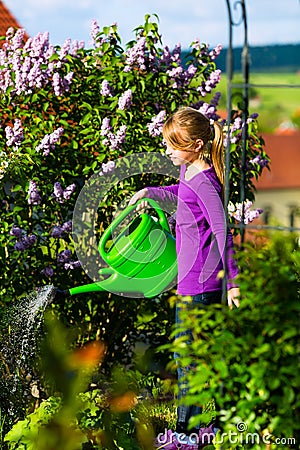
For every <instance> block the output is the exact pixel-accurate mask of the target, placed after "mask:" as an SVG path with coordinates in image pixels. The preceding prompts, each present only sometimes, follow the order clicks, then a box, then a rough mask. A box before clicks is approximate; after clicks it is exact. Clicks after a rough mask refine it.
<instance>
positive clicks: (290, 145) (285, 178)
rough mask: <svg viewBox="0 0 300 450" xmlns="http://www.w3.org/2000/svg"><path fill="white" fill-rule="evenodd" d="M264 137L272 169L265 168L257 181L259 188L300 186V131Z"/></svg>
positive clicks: (291, 187)
mask: <svg viewBox="0 0 300 450" xmlns="http://www.w3.org/2000/svg"><path fill="white" fill-rule="evenodd" d="M263 138H264V141H265V150H266V153H267V154H268V155H269V157H270V158H271V164H270V169H271V170H270V171H269V170H267V169H264V170H263V173H262V176H261V177H260V178H259V180H258V182H256V183H255V185H256V188H257V190H271V189H295V188H296V189H297V188H300V131H294V132H293V133H291V134H265V135H263Z"/></svg>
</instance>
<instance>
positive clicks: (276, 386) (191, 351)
mask: <svg viewBox="0 0 300 450" xmlns="http://www.w3.org/2000/svg"><path fill="white" fill-rule="evenodd" d="M297 242H298V241H297V239H295V237H290V238H289V237H288V236H281V237H278V236H276V235H275V236H273V237H272V239H271V240H267V241H266V243H265V244H264V245H263V246H262V247H261V248H259V247H256V246H255V245H250V244H249V245H247V246H246V248H245V250H244V252H241V253H240V258H239V259H240V261H239V263H240V266H241V268H242V271H241V274H240V277H239V281H240V288H241V306H240V308H239V309H234V310H229V309H228V308H226V307H215V308H208V309H207V310H201V311H200V312H199V311H190V310H189V308H187V309H186V311H184V313H183V314H182V316H183V319H184V324H183V326H185V327H186V326H189V327H190V328H192V330H193V333H194V335H195V336H197V338H196V339H195V341H194V343H193V344H192V345H187V344H186V343H185V342H184V341H182V339H181V340H178V341H177V342H176V341H175V344H174V346H172V350H176V352H178V353H179V354H180V355H181V361H182V363H183V364H184V365H187V364H190V363H191V362H193V363H195V364H196V368H195V371H194V372H193V373H192V374H191V375H190V378H189V383H190V391H189V394H188V396H187V398H186V399H185V402H187V403H188V404H193V403H194V402H197V403H198V404H199V403H200V404H205V403H206V402H207V401H208V400H211V399H212V398H214V399H215V402H216V405H217V408H216V411H215V415H216V416H217V419H218V421H219V424H220V426H221V429H222V432H224V433H227V439H228V436H230V433H233V432H235V433H237V434H235V444H237V439H238V441H239V444H238V445H236V446H233V445H232V444H233V442H231V443H230V441H229V442H227V447H226V446H225V447H224V448H239V445H240V444H242V442H241V440H242V439H243V438H244V443H245V442H246V441H245V439H246V433H253V436H254V433H258V435H259V436H260V441H259V443H257V441H255V442H254V444H256V443H257V445H253V446H252V447H251V448H257V449H259V448H262V442H263V441H262V436H265V439H266V440H265V441H264V443H265V444H266V443H267V442H269V443H272V442H274V443H275V438H279V439H280V438H285V439H288V438H294V439H296V440H298V439H299V412H300V409H299V406H300V398H299V392H298V388H297V386H298V385H299V371H298V361H299V310H300V308H299V262H300V251H299V245H298V243H297ZM210 419H211V417H209V416H205V415H204V416H203V417H200V416H198V417H196V418H194V423H195V422H196V423H200V421H202V423H204V424H205V423H207V421H209V420H210ZM239 424H242V426H243V429H241V428H239V427H241V425H239ZM243 432H244V433H243ZM236 436H238V438H237V437H236ZM282 442H283V441H282ZM295 442H296V441H295ZM225 445H226V443H225ZM278 445H279V444H278ZM281 448H287V447H286V446H285V445H283V446H282V447H281Z"/></svg>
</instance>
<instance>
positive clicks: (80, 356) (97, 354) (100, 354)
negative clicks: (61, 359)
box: [70, 341, 106, 369]
mask: <svg viewBox="0 0 300 450" xmlns="http://www.w3.org/2000/svg"><path fill="white" fill-rule="evenodd" d="M105 350H106V347H105V345H104V343H103V342H99V341H94V342H89V343H88V344H86V345H85V346H84V347H82V348H80V349H77V350H75V351H74V352H73V353H72V355H71V358H70V362H71V365H72V366H75V367H76V368H79V367H86V368H90V369H92V368H93V367H96V366H97V364H99V363H100V362H101V361H102V360H103V358H104V356H105Z"/></svg>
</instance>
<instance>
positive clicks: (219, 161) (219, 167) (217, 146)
mask: <svg viewBox="0 0 300 450" xmlns="http://www.w3.org/2000/svg"><path fill="white" fill-rule="evenodd" d="M223 142H224V138H223V129H222V126H221V125H220V124H219V123H218V122H216V121H215V122H214V139H213V141H212V144H211V162H212V164H213V166H214V168H215V171H216V174H217V177H218V178H219V180H220V183H221V185H222V187H224V179H225V165H224V143H223Z"/></svg>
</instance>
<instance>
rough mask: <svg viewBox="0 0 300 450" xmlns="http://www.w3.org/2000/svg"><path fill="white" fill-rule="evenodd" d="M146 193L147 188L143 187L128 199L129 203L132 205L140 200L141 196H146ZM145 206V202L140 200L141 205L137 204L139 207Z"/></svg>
mask: <svg viewBox="0 0 300 450" xmlns="http://www.w3.org/2000/svg"><path fill="white" fill-rule="evenodd" d="M147 195H148V189H147V188H144V189H141V190H140V191H137V192H136V193H135V194H134V195H133V196H132V197H131V199H130V200H129V205H130V206H131V205H134V204H135V203H136V202H137V201H138V200H141V199H142V198H145V197H147ZM145 206H147V202H142V203H141V205H139V208H145Z"/></svg>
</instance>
